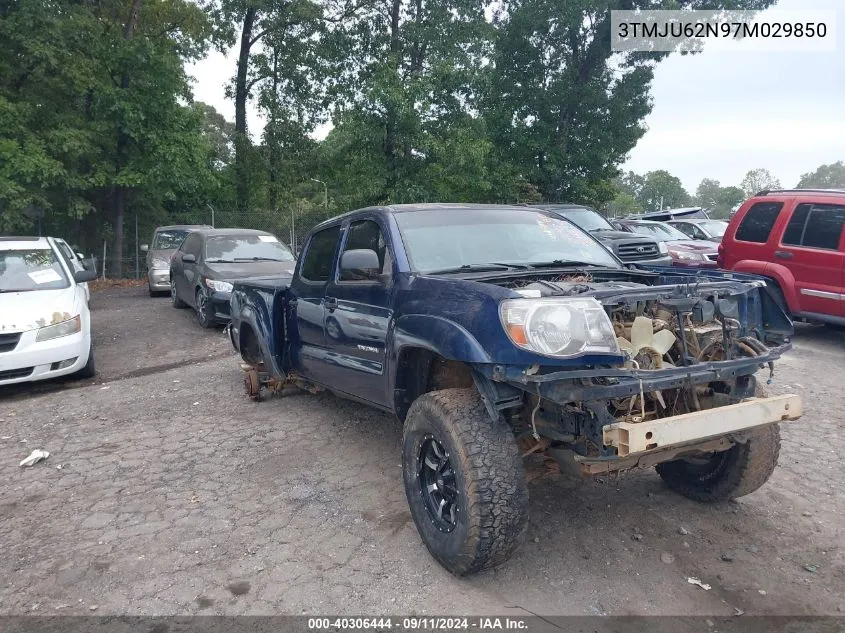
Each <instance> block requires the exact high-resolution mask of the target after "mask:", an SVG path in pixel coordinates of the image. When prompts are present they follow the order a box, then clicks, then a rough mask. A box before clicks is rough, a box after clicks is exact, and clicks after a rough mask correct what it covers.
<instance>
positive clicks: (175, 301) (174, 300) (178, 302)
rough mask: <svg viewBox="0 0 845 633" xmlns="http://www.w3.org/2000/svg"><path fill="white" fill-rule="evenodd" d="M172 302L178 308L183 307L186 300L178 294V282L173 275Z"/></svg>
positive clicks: (171, 279) (171, 285) (171, 284)
mask: <svg viewBox="0 0 845 633" xmlns="http://www.w3.org/2000/svg"><path fill="white" fill-rule="evenodd" d="M170 303H172V304H173V307H174V308H176V309H182V308H184V307H185V302H184V301H182V300H181V299H180V298H179V297H178V296H177V295H176V282H175V281H174V279H173V277H171V278H170Z"/></svg>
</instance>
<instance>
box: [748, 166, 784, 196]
mask: <svg viewBox="0 0 845 633" xmlns="http://www.w3.org/2000/svg"><path fill="white" fill-rule="evenodd" d="M739 186H740V187H742V190H743V192H745V197H746V198H750V197H751V196H753V195H754V194H756V193H757V192H759V191H763V190H765V189H780V188H781V185H780V180H778V179H777V178H775V177H774V176H773V175H772V174H771V173H770V172H769V170H768V169H762V168H761V169H751V170H749V171H748V172H746V174H745V178H743V179H742V182H741V183H740V185H739Z"/></svg>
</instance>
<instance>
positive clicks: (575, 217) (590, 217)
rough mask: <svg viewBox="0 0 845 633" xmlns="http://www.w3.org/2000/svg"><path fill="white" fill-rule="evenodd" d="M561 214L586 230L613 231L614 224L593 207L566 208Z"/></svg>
mask: <svg viewBox="0 0 845 633" xmlns="http://www.w3.org/2000/svg"><path fill="white" fill-rule="evenodd" d="M560 215H562V216H563V217H565V218H566V219H567V220H569V221H570V222H574V223H575V224H577V225H578V226H580V227H581V228H582V229H584V230H585V231H613V230H615V229H614V228H613V225H612V224H611V223H610V222H608V221H607V220H605V219H604V217H603V216H602V215H601V214H599V213H598V212H596V211H593V210H592V209H566V210H565V211H560Z"/></svg>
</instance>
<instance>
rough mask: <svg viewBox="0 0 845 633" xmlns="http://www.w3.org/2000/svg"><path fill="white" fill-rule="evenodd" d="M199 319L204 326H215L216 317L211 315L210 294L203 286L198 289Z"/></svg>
mask: <svg viewBox="0 0 845 633" xmlns="http://www.w3.org/2000/svg"><path fill="white" fill-rule="evenodd" d="M196 306H197V321H198V322H199V324H200V325H201V326H202V327H204V328H210V327H213V326H214V317H213V316H212V315H211V302H210V301H209V300H208V295H207V294H206V293H205V292H203V290H202V288H200V289H199V290H197V301H196Z"/></svg>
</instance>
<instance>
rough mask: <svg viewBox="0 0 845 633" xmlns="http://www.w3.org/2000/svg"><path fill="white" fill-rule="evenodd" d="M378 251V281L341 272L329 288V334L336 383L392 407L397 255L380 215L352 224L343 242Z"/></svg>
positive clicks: (347, 246)
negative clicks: (389, 376)
mask: <svg viewBox="0 0 845 633" xmlns="http://www.w3.org/2000/svg"><path fill="white" fill-rule="evenodd" d="M358 249H367V250H372V251H375V253H376V254H377V255H378V258H379V270H380V271H381V275H380V276H379V278H378V279H375V280H373V279H359V278H356V275H355V274H353V273H350V272H349V271H343V270H341V269H340V265H339V264H338V270H337V272H336V273H335V275H334V276H333V279H332V281H331V282H330V283H329V285H328V288H327V289H326V300H325V303H324V305H325V314H324V318H325V332H326V339H327V347H328V362H329V364H330V367H329V368H328V370H329V371H330V372H331V381H332V384H333V385H334V386H335V387H336V388H337V389H339V390H341V391H344V392H346V393H348V394H350V395H352V396H356V397H358V398H361V399H364V400H367V401H369V402H373V403H376V404H380V405H385V406H390V402H389V399H390V394H388V393H387V391H386V387H385V385H386V383H387V381H386V380H385V378H384V371H385V364H386V356H387V331H388V327H389V325H390V320H391V318H392V316H393V312H392V309H391V290H392V283H391V280H392V277H393V258H392V255H391V249H390V246H389V244H388V243H387V242H386V240H385V238H384V231H382V228H381V226H380V225H379V223H378V222H377V221H376V219H375V218H374V219H367V220H359V221H355V222H352V223H351V224H350V225H349V226H348V228H347V230H346V236H345V239H344V242H343V251H342V253H341V256H340V257H339V258H338V262H340V260H341V258H342V257H343V253H345V252H346V251H350V250H358Z"/></svg>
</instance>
